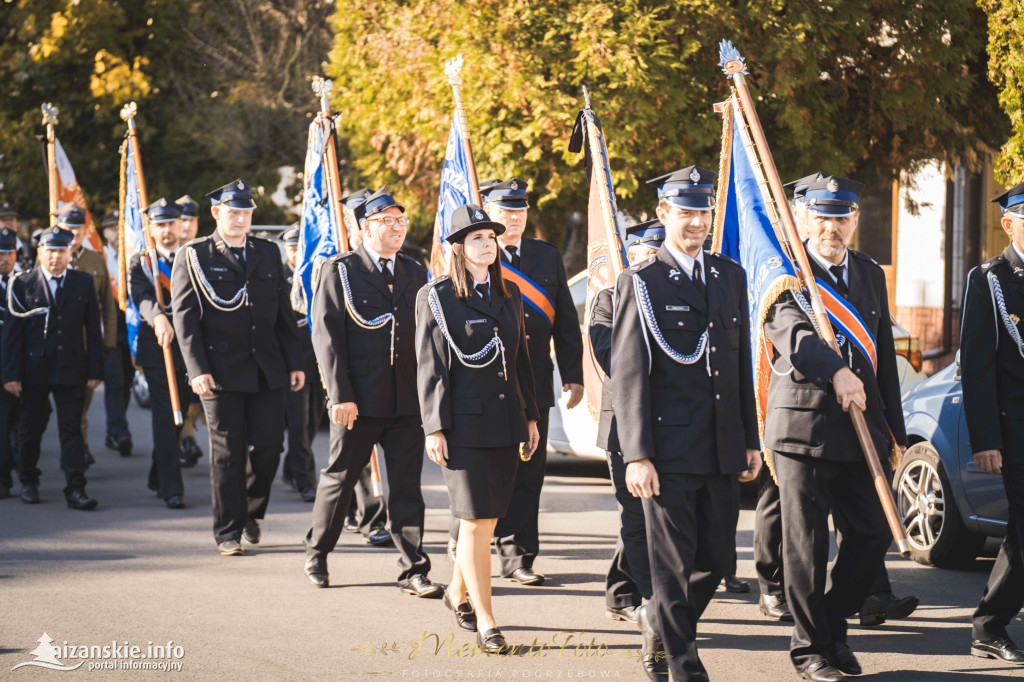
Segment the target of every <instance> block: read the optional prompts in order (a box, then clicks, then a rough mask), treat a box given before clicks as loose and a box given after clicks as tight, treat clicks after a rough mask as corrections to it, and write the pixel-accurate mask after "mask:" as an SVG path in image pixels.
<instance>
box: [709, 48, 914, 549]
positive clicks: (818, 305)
mask: <svg viewBox="0 0 1024 682" xmlns="http://www.w3.org/2000/svg"><path fill="white" fill-rule="evenodd" d="M719 60H720V61H719V65H720V66H721V67H722V70H723V71H725V73H726V76H727V77H728V78H730V79H731V80H732V82H733V85H734V86H735V88H736V94H737V95H738V96H739V103H740V113H741V114H742V115H743V118H744V120H745V121H746V124H747V127H748V128H749V130H750V133H751V135H752V136H753V138H754V147H755V149H756V150H757V153H758V156H759V157H760V161H761V165H762V167H763V169H764V173H765V176H766V178H767V180H768V188H769V190H770V194H771V199H772V200H773V202H774V204H775V210H776V212H777V213H778V215H779V217H781V218H782V226H783V228H784V231H785V234H784V237H785V239H786V241H787V242H788V248H789V251H790V253H792V254H793V256H794V257H795V258H796V261H797V267H798V269H799V271H800V272H799V275H800V278H801V280H802V283H803V285H804V287H805V288H806V290H807V295H808V298H809V299H810V304H811V309H812V310H813V311H814V315H815V316H816V317H817V318H818V320H819V322H820V324H818V325H816V326H817V328H818V330H819V332H820V334H821V338H822V340H823V341H824V342H825V343H827V344H828V346H829V347H830V348H831V349H832V350H834V351H835V352H836V353H837V354H840V355H841V352H840V350H839V344H838V343H837V342H836V335H835V330H834V329H833V328H832V325H831V323H829V318H828V313H827V311H826V310H825V304H824V303H823V302H822V300H821V294H820V293H819V292H818V287H817V285H816V284H815V281H814V275H813V273H812V272H811V265H810V262H809V261H808V259H807V251H806V250H805V249H804V247H803V241H802V240H801V239H800V235H799V232H798V231H797V228H796V220H794V218H793V212H792V210H791V209H790V207H789V202H788V201H787V200H786V192H785V190H784V189H783V186H782V180H781V179H780V178H779V172H778V170H777V169H776V168H775V161H774V159H772V154H771V151H770V150H769V148H768V141H767V139H766V138H765V135H764V129H763V128H762V127H761V121H760V120H759V119H758V117H757V111H756V110H755V109H754V100H753V98H752V97H751V96H750V90H749V89H748V88H747V82H746V74H747V71H746V69H745V64H744V60H743V57H742V56H741V55H740V53H739V51H738V50H737V49H736V48H735V47H734V46H733V44H732V43H731V42H729V41H728V40H723V41H722V42H721V43H720V44H719ZM849 414H850V419H852V420H853V428H854V431H856V433H857V440H858V441H860V446H861V449H862V450H863V451H864V460H865V461H866V462H867V465H868V469H869V470H870V472H871V478H872V479H873V481H874V484H875V492H877V493H878V499H879V501H880V502H881V503H882V510H883V511H884V512H885V518H886V520H887V521H888V522H889V530H890V531H891V532H892V536H893V538H894V539H895V540H896V545H897V547H898V548H899V552H900V554H901V555H903V556H908V555H909V554H910V543H909V542H908V541H907V534H906V531H905V530H904V528H903V522H902V520H901V519H900V516H899V512H897V510H896V503H895V501H894V500H893V497H892V490H891V488H890V487H889V481H888V478H886V476H885V472H884V471H883V470H882V464H881V462H879V459H878V453H877V452H876V451H875V444H874V442H873V441H872V439H871V432H870V431H869V430H868V425H867V421H865V419H864V413H863V411H862V410H861V409H860V407H858V406H857V405H854V404H851V405H850V410H849Z"/></svg>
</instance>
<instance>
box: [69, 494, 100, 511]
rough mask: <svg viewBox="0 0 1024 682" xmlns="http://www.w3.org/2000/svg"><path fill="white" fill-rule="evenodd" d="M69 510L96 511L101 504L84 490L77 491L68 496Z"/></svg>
mask: <svg viewBox="0 0 1024 682" xmlns="http://www.w3.org/2000/svg"><path fill="white" fill-rule="evenodd" d="M66 497H67V501H68V509H82V510H86V511H87V510H89V509H95V508H96V505H97V504H99V502H97V501H96V500H95V499H93V498H91V497H89V496H88V495H86V494H85V491H84V490H80V489H75V490H72V491H71V492H69V493H68V494H67V496H66Z"/></svg>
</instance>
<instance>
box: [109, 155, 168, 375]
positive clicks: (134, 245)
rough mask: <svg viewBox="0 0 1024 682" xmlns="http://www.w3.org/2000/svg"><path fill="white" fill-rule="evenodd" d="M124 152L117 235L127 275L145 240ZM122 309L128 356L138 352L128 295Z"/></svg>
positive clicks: (131, 158) (131, 162) (135, 314)
mask: <svg viewBox="0 0 1024 682" xmlns="http://www.w3.org/2000/svg"><path fill="white" fill-rule="evenodd" d="M125 146H126V147H127V148H128V149H127V153H126V155H125V161H124V171H123V172H124V175H123V176H122V177H123V178H124V188H125V190H124V202H123V205H122V206H121V217H122V220H123V221H124V222H123V227H122V232H121V253H120V256H119V258H120V259H121V261H120V262H121V263H122V264H123V265H121V267H122V268H124V269H125V270H124V271H125V272H127V267H128V265H129V264H130V263H131V261H132V256H134V255H135V254H136V253H139V252H143V253H144V252H145V251H146V237H145V234H144V233H143V231H142V230H143V227H142V212H141V210H140V208H139V191H138V184H137V182H136V179H135V177H136V174H135V155H134V154H133V153H132V149H131V145H129V144H127V143H126V145H125ZM126 299H127V300H126V302H125V308H124V320H125V325H126V326H127V328H128V347H129V348H130V349H131V351H132V357H135V353H136V351H137V350H138V346H139V342H138V338H139V319H140V318H139V309H138V308H137V307H136V306H135V303H134V302H133V301H132V297H131V296H126ZM168 303H170V301H168Z"/></svg>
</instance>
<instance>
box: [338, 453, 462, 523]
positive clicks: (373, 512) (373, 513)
mask: <svg viewBox="0 0 1024 682" xmlns="http://www.w3.org/2000/svg"><path fill="white" fill-rule="evenodd" d="M380 453H381V448H378V449H377V457H378V460H377V461H378V462H379V461H380V459H379V458H380ZM352 492H353V493H354V494H353V495H352V502H350V503H349V506H348V513H349V514H352V515H353V516H354V517H355V520H356V523H357V524H359V532H360V533H362V534H363V537H369V535H370V534H371V533H373V532H374V531H375V530H377V529H379V528H387V525H388V505H387V504H385V501H384V496H383V495H381V496H380V497H374V495H373V475H372V474H371V472H370V466H369V465H367V466H365V467H363V472H362V473H361V474H359V482H358V483H356V487H355V488H354V489H353V491H352ZM456 521H458V519H456Z"/></svg>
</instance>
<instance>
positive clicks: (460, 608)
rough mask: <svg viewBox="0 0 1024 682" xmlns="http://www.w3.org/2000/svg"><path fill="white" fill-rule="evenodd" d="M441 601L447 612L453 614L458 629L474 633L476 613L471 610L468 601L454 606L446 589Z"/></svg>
mask: <svg viewBox="0 0 1024 682" xmlns="http://www.w3.org/2000/svg"><path fill="white" fill-rule="evenodd" d="M441 601H442V602H443V603H444V605H445V606H447V607H448V610H449V611H451V612H452V613H454V614H455V622H456V623H458V624H459V627H460V628H462V629H463V630H469V631H470V632H476V611H474V610H473V607H472V606H470V605H469V602H468V601H465V602H462V603H461V604H456V603H455V602H454V600H453V599H452V596H451V595H450V594H448V588H447V587H446V588H445V590H444V595H443V596H442V597H441Z"/></svg>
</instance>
